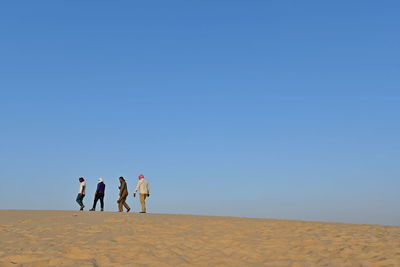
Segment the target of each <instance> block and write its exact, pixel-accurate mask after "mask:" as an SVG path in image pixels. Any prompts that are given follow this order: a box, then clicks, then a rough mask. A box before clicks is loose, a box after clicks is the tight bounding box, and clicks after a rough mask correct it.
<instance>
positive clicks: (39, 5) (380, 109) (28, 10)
mask: <svg viewBox="0 0 400 267" xmlns="http://www.w3.org/2000/svg"><path fill="white" fill-rule="evenodd" d="M399 10H400V3H399V2H398V1H394V0H393V1H391V0H387V1H365V0H352V1H344V0H339V1H286V0H283V1H256V0H255V1H235V0H233V1H232V0H230V1H224V0H221V1H208V0H205V1H183V0H182V1H174V0H172V1H76V0H75V1H50V0H49V1H40V0H39V1H4V2H2V3H0V114H1V115H0V181H1V187H0V209H66V210H77V209H78V208H79V207H78V204H77V203H76V202H75V198H76V195H77V193H78V189H79V182H78V178H79V177H80V176H83V177H85V179H86V182H87V194H86V198H85V200H84V202H85V205H86V206H87V207H90V206H91V205H92V203H93V195H94V191H95V188H96V184H97V179H98V178H99V177H103V178H104V180H105V184H106V197H105V202H106V207H105V208H106V210H108V211H116V210H117V203H116V200H117V198H118V184H119V181H118V177H119V176H124V177H125V178H126V180H127V184H128V187H129V191H130V194H131V195H130V197H129V198H128V204H130V205H131V206H133V207H134V209H135V211H138V208H139V201H138V199H137V198H136V199H134V198H133V196H132V193H133V189H134V186H135V185H136V183H137V176H138V175H139V174H141V173H143V174H144V175H145V176H146V178H147V179H148V180H149V182H150V184H151V188H152V192H151V196H150V198H149V199H148V211H149V212H153V213H180V214H181V213H183V214H202V215H223V216H246V217H260V218H276V219H296V220H316V221H332V222H350V223H367V224H390V225H400V208H399V202H400V194H399V193H398V191H399V188H400V179H399V178H400V170H399V160H400V140H399V136H400V123H399V117H400V103H399V102H400V63H399V62H400V52H399V51H400V34H399V29H400V16H398V14H399Z"/></svg>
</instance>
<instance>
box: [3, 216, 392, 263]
mask: <svg viewBox="0 0 400 267" xmlns="http://www.w3.org/2000/svg"><path fill="white" fill-rule="evenodd" d="M0 245H1V246H0V267H3V266H7V267H8V266H14V267H15V266H36V267H40V266H340V267H342V266H400V227H397V226H380V225H356V224H343V223H322V222H304V221H285V220H271V219H251V218H236V217H210V216H193V215H167V214H137V213H135V214H134V213H115V212H102V213H101V212H76V211H0Z"/></svg>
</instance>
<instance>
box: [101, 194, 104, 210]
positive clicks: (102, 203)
mask: <svg viewBox="0 0 400 267" xmlns="http://www.w3.org/2000/svg"><path fill="white" fill-rule="evenodd" d="M100 205H101V210H102V211H103V210H104V195H103V194H101V195H100Z"/></svg>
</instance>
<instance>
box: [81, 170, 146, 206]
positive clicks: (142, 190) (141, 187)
mask: <svg viewBox="0 0 400 267" xmlns="http://www.w3.org/2000/svg"><path fill="white" fill-rule="evenodd" d="M138 179H139V181H138V183H137V185H136V188H135V190H134V193H133V197H136V193H137V192H138V191H139V196H140V204H141V206H142V210H141V211H140V213H146V198H148V197H149V196H150V184H149V182H148V181H147V180H146V179H145V178H144V175H143V174H141V175H139V176H138ZM119 182H120V186H119V187H118V188H119V199H118V201H117V203H118V211H119V212H122V211H123V208H124V207H125V209H126V212H129V211H130V210H131V208H130V207H129V205H128V204H127V203H126V198H127V197H128V195H129V193H128V185H127V183H126V181H125V178H124V177H122V176H121V177H119ZM79 183H80V184H79V193H78V196H77V197H76V202H77V203H78V204H79V206H80V210H81V211H82V210H83V209H84V208H85V205H83V199H84V198H85V192H86V183H85V179H84V178H83V177H80V178H79ZM105 190H106V185H105V184H104V180H103V178H99V179H98V184H97V189H96V193H95V195H94V201H93V207H92V208H91V209H90V211H95V210H96V205H97V202H98V201H99V200H100V206H101V211H104V194H105Z"/></svg>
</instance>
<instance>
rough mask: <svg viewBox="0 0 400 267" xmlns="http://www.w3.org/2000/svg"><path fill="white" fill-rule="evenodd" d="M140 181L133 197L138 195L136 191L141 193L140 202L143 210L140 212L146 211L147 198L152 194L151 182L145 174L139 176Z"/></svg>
mask: <svg viewBox="0 0 400 267" xmlns="http://www.w3.org/2000/svg"><path fill="white" fill-rule="evenodd" d="M138 178H139V181H138V184H137V186H136V188H135V192H134V193H133V197H136V192H137V191H139V193H140V204H141V205H142V211H141V212H140V213H146V198H148V197H149V196H150V184H149V182H148V181H147V180H146V179H144V175H143V174H141V175H139V176H138Z"/></svg>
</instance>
